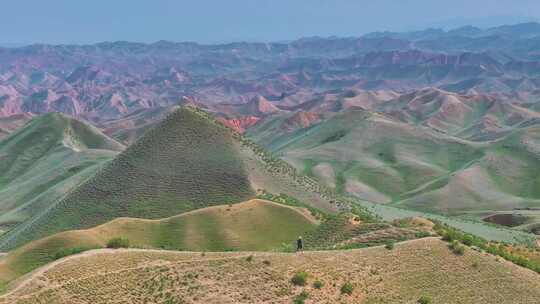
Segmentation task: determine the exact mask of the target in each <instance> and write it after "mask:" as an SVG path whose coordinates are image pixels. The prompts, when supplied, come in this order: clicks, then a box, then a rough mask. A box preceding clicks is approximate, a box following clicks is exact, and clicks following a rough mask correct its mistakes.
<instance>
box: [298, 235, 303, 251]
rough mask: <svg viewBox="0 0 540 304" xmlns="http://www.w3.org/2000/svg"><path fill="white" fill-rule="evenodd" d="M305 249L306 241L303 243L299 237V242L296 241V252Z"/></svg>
mask: <svg viewBox="0 0 540 304" xmlns="http://www.w3.org/2000/svg"><path fill="white" fill-rule="evenodd" d="M303 249H304V241H302V237H301V236H299V237H298V240H296V251H302V250H303Z"/></svg>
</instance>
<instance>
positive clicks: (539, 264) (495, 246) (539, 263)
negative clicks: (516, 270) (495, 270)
mask: <svg viewBox="0 0 540 304" xmlns="http://www.w3.org/2000/svg"><path fill="white" fill-rule="evenodd" d="M434 222H435V223H436V225H435V227H434V230H435V231H436V232H437V233H438V234H439V235H441V236H442V239H443V240H444V241H447V242H449V243H450V245H449V248H450V249H451V250H452V251H453V252H454V253H456V254H463V252H464V250H465V249H464V247H463V246H462V245H460V243H461V244H464V245H467V246H470V247H471V248H475V249H477V250H483V251H485V252H488V253H490V254H493V255H496V256H499V257H502V258H503V259H505V260H507V261H510V262H512V263H514V264H517V265H519V266H522V267H525V268H528V269H531V270H533V271H536V272H537V273H540V259H539V260H534V259H531V258H528V257H527V256H525V255H522V254H520V253H519V252H515V251H512V250H511V249H510V248H511V246H512V245H510V244H505V243H497V242H488V241H487V240H485V239H483V238H480V237H477V236H474V235H472V234H467V233H464V232H462V231H459V230H458V229H455V228H453V227H450V226H448V225H445V224H442V223H440V222H438V221H434Z"/></svg>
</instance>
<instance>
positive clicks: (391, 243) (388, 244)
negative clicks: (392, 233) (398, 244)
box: [384, 241, 394, 250]
mask: <svg viewBox="0 0 540 304" xmlns="http://www.w3.org/2000/svg"><path fill="white" fill-rule="evenodd" d="M384 248H386V249H388V250H392V249H394V241H386V244H385V245H384Z"/></svg>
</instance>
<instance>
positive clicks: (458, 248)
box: [448, 241, 465, 255]
mask: <svg viewBox="0 0 540 304" xmlns="http://www.w3.org/2000/svg"><path fill="white" fill-rule="evenodd" d="M448 247H449V248H450V250H452V252H453V253H455V254H457V255H463V254H464V253H465V247H464V246H462V245H460V244H459V242H458V241H453V242H452V243H450V244H449V245H448Z"/></svg>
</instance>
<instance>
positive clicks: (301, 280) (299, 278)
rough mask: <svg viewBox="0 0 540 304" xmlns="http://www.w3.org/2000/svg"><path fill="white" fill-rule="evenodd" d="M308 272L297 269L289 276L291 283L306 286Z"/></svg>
mask: <svg viewBox="0 0 540 304" xmlns="http://www.w3.org/2000/svg"><path fill="white" fill-rule="evenodd" d="M308 276H309V275H308V273H307V272H305V271H299V272H297V273H295V274H294V275H293V277H292V278H291V283H293V285H296V286H306V284H307V279H308Z"/></svg>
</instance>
